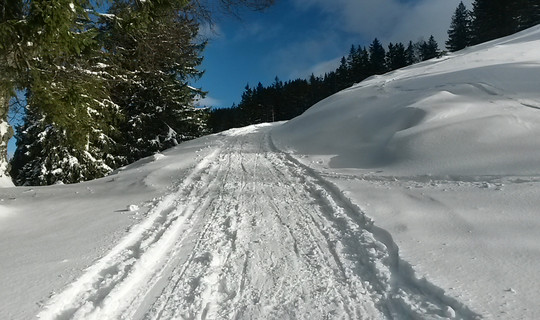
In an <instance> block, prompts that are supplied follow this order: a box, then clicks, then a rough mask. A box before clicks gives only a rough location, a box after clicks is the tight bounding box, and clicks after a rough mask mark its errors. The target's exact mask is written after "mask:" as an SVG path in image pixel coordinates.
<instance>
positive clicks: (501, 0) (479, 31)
mask: <svg viewBox="0 0 540 320" xmlns="http://www.w3.org/2000/svg"><path fill="white" fill-rule="evenodd" d="M516 10H517V6H516V1H515V0H514V1H509V0H475V1H474V2H473V10H472V15H473V23H472V30H473V43H474V44H478V43H482V42H486V41H490V40H493V39H497V38H500V37H504V36H507V35H510V34H512V33H514V32H516V31H517V30H518V25H519V18H518V13H517V12H516Z"/></svg>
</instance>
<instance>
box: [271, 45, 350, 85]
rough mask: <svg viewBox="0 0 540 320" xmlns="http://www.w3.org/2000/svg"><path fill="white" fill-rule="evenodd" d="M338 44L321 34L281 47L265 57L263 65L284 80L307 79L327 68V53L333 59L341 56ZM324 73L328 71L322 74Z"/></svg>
mask: <svg viewBox="0 0 540 320" xmlns="http://www.w3.org/2000/svg"><path fill="white" fill-rule="evenodd" d="M338 42H339V39H338V38H336V37H334V36H327V35H324V34H321V35H320V36H318V37H312V38H310V39H307V40H305V41H301V42H295V43H292V44H289V45H287V46H283V47H282V48H280V49H279V50H277V51H276V52H273V53H272V54H271V55H269V56H267V57H266V59H265V62H264V63H265V64H266V65H267V67H268V68H269V69H272V70H275V71H276V74H278V75H280V76H282V77H284V78H288V79H294V78H299V77H301V78H303V77H307V76H309V75H310V74H311V73H312V72H313V73H318V72H319V71H320V70H321V69H322V68H323V66H326V67H328V66H329V62H328V58H327V57H328V55H329V53H330V55H331V56H334V57H335V56H336V55H339V54H341V50H339V49H338V48H339V44H338ZM321 61H322V62H321ZM326 71H329V70H325V71H324V72H326ZM324 72H322V73H323V74H324Z"/></svg>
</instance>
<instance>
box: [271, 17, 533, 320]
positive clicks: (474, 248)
mask: <svg viewBox="0 0 540 320" xmlns="http://www.w3.org/2000/svg"><path fill="white" fill-rule="evenodd" d="M539 48H540V28H539V27H535V28H532V29H529V30H526V31H524V32H522V33H519V34H517V35H514V36H510V37H507V38H503V39H499V40H496V41H492V42H489V43H486V44H483V45H480V46H477V47H473V48H469V49H466V50H463V51H460V52H457V53H454V54H450V55H447V56H444V57H442V58H440V59H435V60H432V61H428V62H424V63H421V64H418V65H415V66H411V67H408V68H405V69H402V70H398V71H395V72H392V73H389V74H386V75H383V76H376V77H373V78H371V79H369V80H367V81H364V82H362V83H360V84H358V85H355V86H353V87H351V88H350V89H347V90H344V91H342V92H340V93H338V94H336V95H334V96H332V97H330V98H328V99H326V100H324V101H322V102H320V103H319V104H317V105H315V106H314V107H312V108H311V109H309V110H308V111H307V112H306V113H304V114H303V115H302V116H301V117H298V118H296V119H293V120H292V121H289V122H288V123H286V124H285V125H283V126H282V127H281V128H279V129H277V130H275V131H274V134H273V136H274V139H275V140H276V141H279V145H278V146H279V147H280V148H282V149H284V150H289V152H292V153H293V154H294V156H295V157H298V158H299V159H301V160H302V162H303V163H305V164H307V165H309V166H312V167H314V168H315V169H316V170H317V171H320V172H321V174H322V175H323V176H324V177H325V178H326V179H328V180H330V181H331V182H332V183H334V184H335V185H336V186H337V187H338V188H339V189H341V190H342V191H343V192H344V193H345V195H346V196H347V197H348V198H350V199H352V201H353V202H354V203H355V204H356V205H358V206H359V207H360V208H361V209H362V210H363V211H364V212H365V213H366V215H367V216H369V217H371V218H373V219H374V221H375V224H376V225H378V226H379V227H382V228H384V229H385V230H387V231H388V232H389V233H390V234H391V235H392V236H393V239H394V241H395V242H396V244H397V245H398V247H399V248H400V256H401V257H403V259H404V260H406V261H409V262H411V263H412V264H413V265H414V269H415V271H416V272H417V276H418V277H423V276H425V277H426V278H427V279H429V280H430V281H432V282H434V283H435V284H436V285H438V286H440V287H441V288H443V289H444V290H446V291H447V293H448V294H450V295H451V296H453V297H457V298H458V299H460V300H461V301H463V302H465V303H467V305H469V306H470V307H471V308H472V309H473V310H475V311H478V312H479V313H480V314H482V315H483V316H485V317H486V318H489V319H491V318H496V319H535V318H537V317H538V315H539V314H540V304H539V303H538V299H539V297H540V287H539V286H538V284H539V283H540V273H538V266H540V211H539V210H540V139H539V137H540V55H539V53H538V49H539Z"/></svg>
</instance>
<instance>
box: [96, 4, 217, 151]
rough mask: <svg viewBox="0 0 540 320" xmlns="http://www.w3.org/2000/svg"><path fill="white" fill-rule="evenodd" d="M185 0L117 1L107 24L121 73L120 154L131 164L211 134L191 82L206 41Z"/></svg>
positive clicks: (117, 98)
mask: <svg viewBox="0 0 540 320" xmlns="http://www.w3.org/2000/svg"><path fill="white" fill-rule="evenodd" d="M183 2H184V1H173V0H171V1H160V2H155V3H153V2H144V3H140V2H138V1H126V2H118V3H116V4H115V5H113V7H112V9H111V13H112V14H113V15H114V17H115V18H114V19H113V20H112V21H111V20H108V21H106V23H105V25H106V28H105V31H106V33H107V37H106V46H105V47H106V49H107V51H108V52H110V53H111V57H110V59H111V64H112V65H114V66H116V68H117V71H116V72H117V73H119V74H120V75H121V77H120V79H121V80H120V81H118V82H117V83H116V84H115V85H114V86H113V88H112V89H111V98H112V100H113V101H114V102H115V104H117V105H119V106H120V107H121V112H122V114H123V117H124V122H123V125H122V126H121V128H122V132H124V133H125V135H124V140H123V142H122V143H123V145H124V147H123V149H122V150H121V151H120V152H121V154H126V156H127V160H128V161H129V162H132V161H135V160H137V159H140V158H141V157H145V156H148V155H151V154H153V153H155V152H157V151H161V150H164V149H166V148H169V147H172V146H174V145H176V144H178V143H180V142H182V141H185V140H189V139H193V138H196V137H198V136H200V135H202V134H205V133H206V132H207V131H206V117H207V115H206V112H205V111H204V110H198V109H196V108H195V107H194V105H193V100H194V97H195V96H196V95H203V94H204V93H203V92H202V91H200V90H197V89H194V88H192V87H191V86H189V85H188V81H189V80H191V79H193V78H197V77H199V76H200V75H201V74H202V73H201V72H200V71H198V70H197V69H196V67H197V66H198V65H199V64H200V62H201V58H200V52H201V50H202V49H203V48H204V43H195V42H194V39H195V38H196V36H197V31H198V24H197V22H196V21H195V20H194V19H193V18H190V15H192V13H191V12H190V11H189V10H190V8H189V7H187V6H185V5H184V3H183Z"/></svg>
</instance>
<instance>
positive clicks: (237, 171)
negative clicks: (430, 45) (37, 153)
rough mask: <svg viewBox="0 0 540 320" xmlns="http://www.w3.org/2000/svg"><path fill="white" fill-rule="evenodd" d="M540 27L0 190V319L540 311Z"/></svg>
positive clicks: (443, 315)
mask: <svg viewBox="0 0 540 320" xmlns="http://www.w3.org/2000/svg"><path fill="white" fill-rule="evenodd" d="M538 48H540V28H539V27H536V28H533V29H530V30H527V31H524V32H522V33H520V34H517V35H514V36H511V37H508V38H505V39H500V40H496V41H493V42H490V43H486V44H483V45H481V46H477V47H473V48H469V49H466V50H464V51H461V52H458V53H455V54H452V55H448V56H445V57H443V58H440V59H436V60H433V61H428V62H424V63H421V64H418V65H415V66H411V67H408V68H405V69H402V70H398V71H395V72H392V73H390V74H387V75H383V76H377V77H373V78H371V79H369V80H367V81H364V82H362V83H360V84H358V85H356V86H354V87H352V88H350V89H347V90H344V91H342V92H340V93H338V94H336V95H334V96H332V97H330V98H328V99H326V100H324V101H322V102H320V103H319V104H317V105H315V106H313V107H312V108H311V109H310V110H308V111H307V112H306V113H305V114H303V115H302V116H300V117H298V118H296V119H293V120H291V121H289V122H287V123H284V124H273V125H258V126H251V127H246V128H241V129H234V130H230V131H227V132H224V133H222V134H217V135H212V136H208V137H204V138H201V139H197V140H195V141H191V142H188V143H185V144H182V145H180V146H178V147H176V148H174V149H171V150H168V151H167V152H164V153H163V154H158V155H155V156H153V157H150V158H147V159H143V160H141V161H139V162H138V163H135V164H133V165H131V166H128V167H126V168H123V169H122V170H119V171H118V172H116V173H115V174H113V175H111V176H109V177H106V178H104V179H100V180H96V181H93V182H88V183H83V184H77V185H65V186H52V187H39V188H36V187H32V188H30V187H20V188H4V189H0V270H1V271H2V272H0V283H2V286H1V287H0V306H1V308H0V319H30V318H33V317H35V316H36V315H38V316H39V317H40V318H42V319H70V318H75V319H307V318H312V319H381V318H392V319H411V318H412V319H474V318H480V317H482V318H486V319H535V318H536V317H537V315H538V314H540V304H538V302H537V301H538V299H539V298H540V286H538V283H540V275H539V273H538V272H537V268H538V266H540V232H538V230H540V214H539V212H538V208H540V140H539V139H538V137H539V136H540V90H539V86H540V55H539V54H538Z"/></svg>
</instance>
